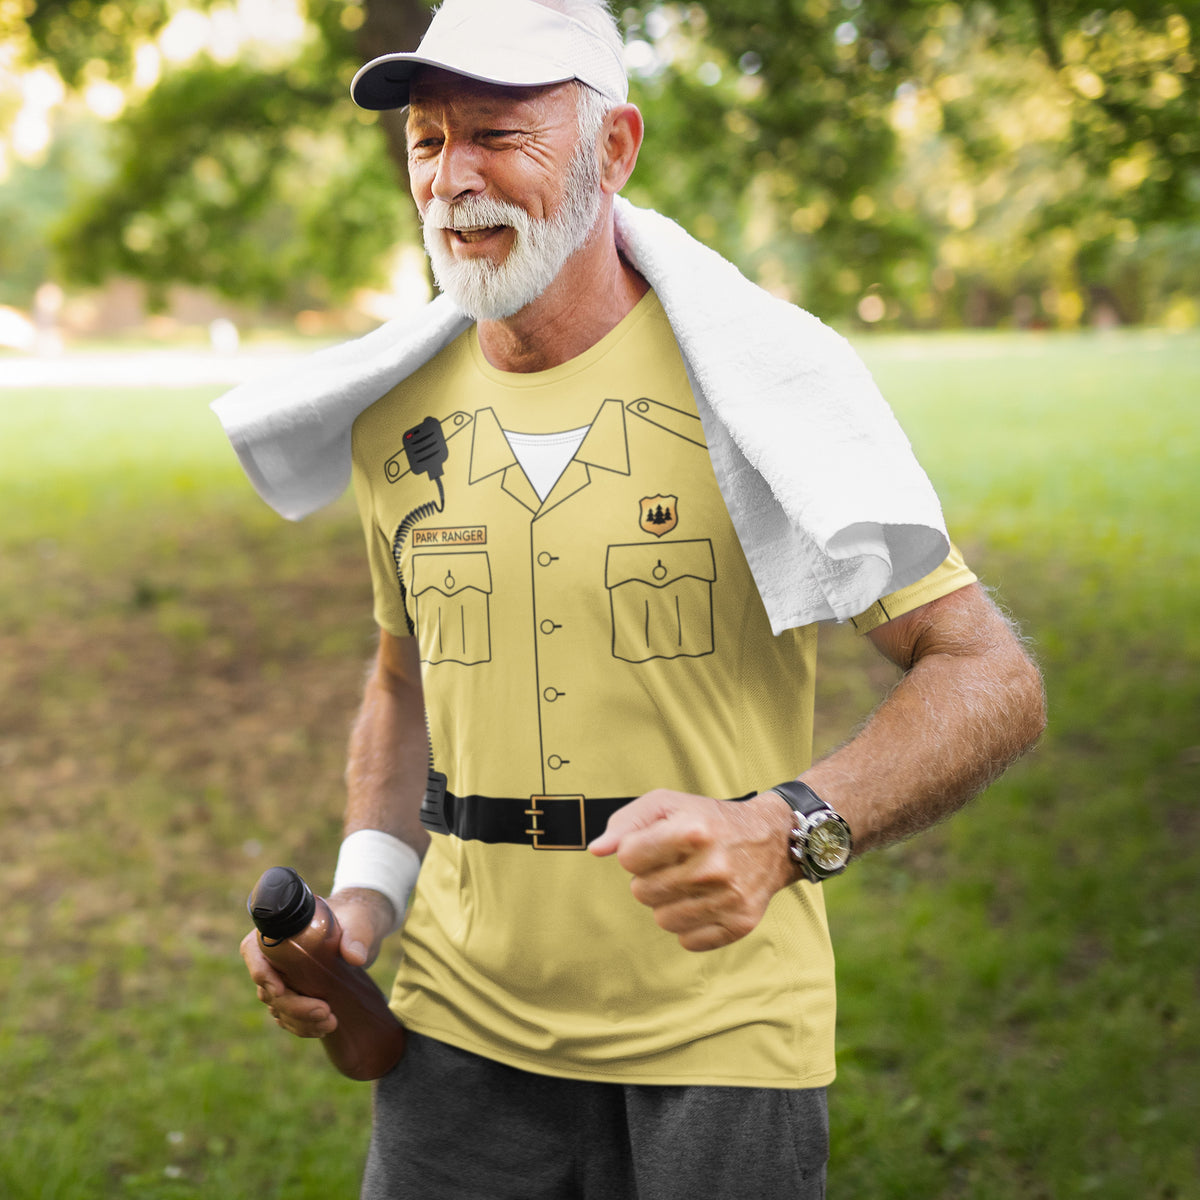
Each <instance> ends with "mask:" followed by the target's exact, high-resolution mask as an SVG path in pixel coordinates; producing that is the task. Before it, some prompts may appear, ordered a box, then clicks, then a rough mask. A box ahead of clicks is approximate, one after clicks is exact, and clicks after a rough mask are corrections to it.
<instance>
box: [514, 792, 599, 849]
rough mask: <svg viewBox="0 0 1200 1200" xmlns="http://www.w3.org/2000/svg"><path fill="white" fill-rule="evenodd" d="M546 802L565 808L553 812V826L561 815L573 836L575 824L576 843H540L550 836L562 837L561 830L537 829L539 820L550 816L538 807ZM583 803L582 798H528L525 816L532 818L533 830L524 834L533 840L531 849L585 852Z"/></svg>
mask: <svg viewBox="0 0 1200 1200" xmlns="http://www.w3.org/2000/svg"><path fill="white" fill-rule="evenodd" d="M546 801H551V802H553V803H555V804H560V805H565V806H566V807H565V809H563V808H559V809H555V810H554V820H555V824H556V825H558V824H559V817H560V815H561V816H562V817H563V818H564V819H565V821H566V822H567V823H568V827H569V829H570V832H571V834H574V830H575V827H576V823H578V829H579V835H578V840H577V841H574V842H572V841H563V842H545V841H542V839H543V838H544V837H547V836H550V835H552V834H558V835H559V836H560V837H561V836H562V830H561V829H557V828H556V829H554V830H549V829H546V828H544V827H542V828H539V818H541V817H549V816H550V810H547V809H544V808H539V807H538V806H539V805H540V804H543V803H545V802H546ZM583 801H584V797H583V796H530V797H529V803H530V805H531V807H529V808H527V809H525V815H526V816H528V817H532V818H533V820H532V821H531V822H530V824H531V825H532V826H533V828H532V829H527V830H525V833H526V835H528V836H531V837H532V838H533V848H534V849H535V850H586V849H587V828H586V825H585V823H584V815H583ZM571 805H574V808H572V807H570V806H571Z"/></svg>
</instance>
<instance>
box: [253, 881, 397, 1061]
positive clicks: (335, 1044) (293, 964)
mask: <svg viewBox="0 0 1200 1200" xmlns="http://www.w3.org/2000/svg"><path fill="white" fill-rule="evenodd" d="M246 907H247V909H249V911H250V916H251V917H252V918H253V920H254V924H255V926H256V928H257V929H258V944H259V945H260V946H261V947H262V952H263V953H264V954H265V955H266V956H267V958H268V959H269V960H270V963H271V965H272V966H273V967H274V968H275V970H276V971H278V972H279V974H280V975H281V976H282V977H283V981H284V982H285V983H286V984H287V985H288V987H289V988H291V990H292V991H293V992H299V993H300V994H301V995H302V996H313V997H316V998H317V999H319V1000H324V1001H326V1002H327V1003H328V1005H329V1007H330V1008H331V1009H332V1010H333V1015H334V1016H335V1017H337V1028H336V1029H335V1030H334V1031H333V1032H332V1033H330V1034H326V1035H325V1037H323V1038H322V1039H321V1042H322V1044H323V1045H324V1047H325V1051H326V1053H327V1054H328V1055H329V1059H330V1061H331V1062H332V1063H333V1065H334V1066H335V1067H337V1069H338V1070H339V1071H341V1073H342V1074H343V1075H348V1076H349V1077H350V1078H351V1079H379V1078H380V1077H381V1076H383V1075H386V1074H387V1073H388V1072H389V1071H390V1070H391V1069H392V1068H393V1067H394V1066H395V1065H396V1063H398V1062H399V1061H400V1057H401V1055H402V1054H403V1053H404V1026H403V1025H401V1024H400V1022H399V1021H398V1020H397V1019H396V1015H395V1013H393V1012H392V1010H391V1009H390V1008H388V1004H387V997H385V996H384V994H383V992H381V991H380V990H379V987H378V986H377V985H376V983H375V981H374V980H373V979H372V978H371V976H370V975H368V974H367V972H366V970H365V969H364V968H362V967H356V966H354V965H353V964H351V963H348V962H347V961H346V960H345V959H344V958H343V957H342V953H341V939H342V927H341V926H340V925H339V924H338V919H337V917H336V916H334V914H333V910H332V909H331V908H330V907H329V905H328V904H326V903H325V901H324V900H323V899H322V898H321V897H320V896H314V895H313V892H312V889H311V888H310V887H309V886H308V884H307V883H305V882H304V880H303V879H301V878H300V876H299V875H298V874H297V873H296V872H295V871H293V870H292V868H291V867H272V868H271V869H270V870H269V871H267V872H265V873H264V874H263V877H262V878H261V879H260V880H259V881H258V884H257V886H256V887H255V889H254V891H252V892H251V893H250V898H249V899H248V900H247V901H246Z"/></svg>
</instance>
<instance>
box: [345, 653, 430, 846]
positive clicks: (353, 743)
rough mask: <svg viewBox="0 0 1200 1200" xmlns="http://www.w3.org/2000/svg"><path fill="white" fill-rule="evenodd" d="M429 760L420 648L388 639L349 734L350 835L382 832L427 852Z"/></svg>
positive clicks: (348, 818)
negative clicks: (424, 812) (424, 805)
mask: <svg viewBox="0 0 1200 1200" xmlns="http://www.w3.org/2000/svg"><path fill="white" fill-rule="evenodd" d="M428 762H429V739H428V734H427V730H426V724H425V706H424V697H423V694H422V691H421V687H420V665H419V663H418V662H417V661H416V650H415V645H414V644H413V643H411V642H401V641H397V640H395V639H385V640H384V641H383V642H381V646H380V653H379V657H378V659H377V660H376V663H375V665H374V666H373V668H372V671H371V673H370V675H369V676H368V679H367V684H366V688H365V690H364V693H363V702H362V707H361V708H360V710H359V713H358V718H357V719H356V721H355V723H354V728H353V731H352V732H351V735H350V749H349V754H348V759H347V765H346V790H347V800H346V818H345V831H346V833H347V834H350V833H353V832H354V831H355V830H358V829H381V830H383V831H384V832H385V833H390V834H392V835H393V836H394V837H398V838H400V839H401V840H402V841H404V842H406V843H408V845H410V846H412V847H413V848H414V849H415V850H416V851H418V853H423V852H424V850H425V848H426V846H427V845H428V844H429V835H428V833H426V832H425V829H424V827H423V826H422V825H421V822H420V819H419V813H420V807H421V800H422V797H423V796H424V794H425V780H426V776H427V771H428Z"/></svg>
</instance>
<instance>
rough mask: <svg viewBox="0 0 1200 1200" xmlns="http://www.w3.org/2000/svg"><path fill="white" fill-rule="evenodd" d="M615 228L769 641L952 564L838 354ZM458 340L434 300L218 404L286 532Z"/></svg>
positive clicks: (668, 244)
mask: <svg viewBox="0 0 1200 1200" xmlns="http://www.w3.org/2000/svg"><path fill="white" fill-rule="evenodd" d="M616 228H617V242H618V245H619V246H620V248H621V250H622V252H623V253H624V254H625V255H626V257H627V258H628V259H629V260H630V262H631V263H632V264H633V265H634V266H635V267H636V268H637V269H638V270H639V271H640V272H641V273H642V275H644V276H645V278H646V280H647V281H648V282H649V284H650V286H651V287H653V288H654V290H655V292H656V293H657V294H658V298H659V300H660V301H661V303H662V305H663V308H664V310H665V311H666V313H667V316H668V318H669V319H670V322H671V328H672V330H673V331H674V333H675V337H676V339H677V341H678V342H679V346H680V350H681V351H682V353H683V357H684V361H685V363H686V364H687V368H688V373H689V376H690V378H691V380H692V385H693V390H694V392H695V395H696V403H697V405H698V407H699V411H700V417H701V420H702V422H703V426H704V432H705V437H706V438H707V440H708V444H709V452H710V454H711V456H712V460H713V467H714V470H715V472H716V476H717V481H718V483H719V484H720V487H721V492H722V495H723V496H724V498H725V503H726V507H727V508H728V509H729V514H730V516H731V518H732V519H733V525H734V529H735V530H736V531H737V535H738V538H739V540H740V542H741V544H742V548H743V551H744V552H745V554H746V560H747V562H748V563H749V564H750V569H751V572H752V573H753V575H754V581H755V583H756V585H757V586H758V590H759V594H760V595H761V596H762V600H763V604H764V606H765V607H766V610H767V614H768V616H769V618H770V621H771V628H772V630H773V631H774V632H775V633H777V634H778V633H781V632H782V631H783V630H784V629H788V628H792V627H795V626H800V625H807V624H810V623H812V622H813V621H822V620H829V619H836V620H839V621H844V620H846V619H847V618H849V617H852V616H856V615H857V614H859V613H861V612H864V611H865V610H866V609H868V608H870V606H871V605H872V604H873V603H874V602H875V601H876V600H878V599H879V597H880V596H884V595H886V594H887V593H888V592H892V591H895V590H897V589H898V588H901V587H905V586H906V585H908V584H910V583H914V582H915V581H916V580H918V579H920V578H921V577H922V576H923V575H926V574H928V573H929V572H930V571H932V570H933V568H934V567H936V566H937V565H938V564H939V563H940V562H941V561H942V559H943V558H945V556H946V554H947V552H948V550H949V539H948V537H947V535H946V528H945V523H944V521H943V519H942V512H941V507H940V505H939V504H938V500H937V496H936V495H935V493H934V490H933V487H932V485H931V484H930V482H929V479H928V478H927V477H926V475H925V472H924V471H922V469H921V467H920V465H919V464H918V463H917V461H916V458H915V457H914V455H913V452H912V447H911V446H910V445H909V442H908V439H907V438H906V437H905V436H904V433H903V431H902V430H901V429H900V426H899V424H898V423H897V421H896V419H895V417H894V416H893V415H892V411H891V409H890V408H889V407H888V405H887V403H886V402H885V401H884V399H883V397H882V396H881V395H880V393H879V389H878V388H877V387H876V386H875V382H874V380H873V379H872V378H871V375H870V372H868V371H867V369H866V367H865V366H864V365H863V363H862V361H861V360H860V359H859V357H858V356H857V355H856V354H855V353H854V351H853V350H852V349H851V348H850V346H849V344H848V343H847V342H846V340H845V339H844V338H842V337H841V336H840V335H838V334H837V333H835V332H834V331H833V330H832V329H830V328H829V327H828V326H826V325H823V324H822V323H821V322H820V321H818V320H817V318H816V317H813V316H812V315H811V314H809V313H806V312H804V311H803V310H802V309H799V308H797V307H795V306H794V305H791V304H788V303H786V302H785V301H782V300H779V299H777V298H775V297H774V296H771V295H770V294H769V293H767V292H765V291H763V290H762V289H761V288H759V287H758V286H757V285H755V284H753V283H751V282H750V281H749V280H747V279H746V278H745V277H744V276H743V275H742V274H741V273H740V272H739V271H738V270H737V268H736V267H734V266H733V265H732V264H731V263H729V262H727V261H726V260H725V259H723V258H722V257H721V256H720V255H719V254H716V253H715V252H713V251H712V250H710V249H708V247H706V246H704V245H702V244H701V243H699V242H697V241H696V240H695V239H693V238H692V237H691V236H689V235H688V234H687V233H686V232H685V231H684V230H683V229H681V228H680V227H679V226H678V225H677V224H676V223H675V222H674V221H671V220H669V219H668V218H667V217H663V216H661V215H660V214H658V213H655V212H652V211H650V210H648V209H641V208H637V207H635V206H634V205H632V204H630V203H629V202H628V201H626V200H624V199H623V198H621V197H618V198H617V204H616ZM469 324H470V320H469V318H467V317H465V316H464V315H463V314H462V313H461V312H459V311H458V309H456V308H455V307H454V305H453V304H452V303H451V302H450V301H449V299H448V298H447V297H445V296H440V297H438V298H437V299H436V300H434V301H433V303H432V304H430V305H429V306H428V307H427V308H425V309H423V310H422V312H421V313H420V314H419V315H418V316H417V317H416V318H412V317H406V318H402V319H400V320H397V321H390V322H388V323H387V324H385V325H382V326H380V328H379V329H377V330H375V331H374V332H373V333H370V334H368V335H367V336H366V337H363V338H359V339H358V340H357V341H353V342H348V343H346V344H344V345H341V346H336V347H333V348H331V349H328V350H323V351H319V352H318V353H316V354H314V355H312V356H310V357H309V358H308V359H306V360H305V361H304V363H303V364H302V365H301V366H300V367H299V368H296V369H294V370H292V371H290V372H287V373H285V374H283V375H280V376H276V377H274V378H270V379H265V380H251V381H250V382H248V383H244V384H242V385H241V386H240V387H237V388H234V389H233V390H232V391H231V392H228V393H226V394H225V395H224V396H222V397H221V398H220V399H219V400H216V401H214V403H213V406H212V407H213V410H214V411H215V412H216V414H217V416H218V417H219V418H220V419H221V422H222V424H223V425H224V427H225V431H226V433H227V434H228V436H229V439H230V441H231V442H232V443H233V446H234V449H235V450H236V451H237V453H238V457H239V458H240V459H241V462H242V466H243V467H244V469H245V471H246V473H247V475H248V476H249V477H250V480H251V482H252V483H253V484H254V486H255V488H256V490H257V491H258V493H259V495H261V496H262V497H263V499H264V500H266V501H267V503H268V504H270V505H271V507H272V508H274V509H275V510H276V511H277V512H279V513H281V514H282V515H283V516H285V517H288V518H289V519H291V520H298V519H299V518H301V517H303V516H306V515H307V514H308V513H310V512H313V511H314V510H316V509H318V508H320V507H322V506H323V505H325V504H328V503H330V502H331V501H333V500H335V499H336V498H337V497H338V496H340V495H341V493H342V492H343V491H344V490H345V487H346V484H347V482H348V481H349V477H350V430H351V426H352V424H353V422H354V419H355V417H357V416H358V414H359V413H360V412H362V411H363V410H364V409H365V408H367V407H368V406H369V405H371V404H373V403H374V402H375V401H376V400H378V399H379V398H380V397H381V396H383V395H384V394H385V393H386V392H387V391H389V390H390V389H391V388H393V387H395V385H396V384H397V383H399V382H400V381H401V380H403V379H405V378H407V377H408V376H409V375H411V374H412V373H413V372H414V371H415V370H417V368H418V367H420V366H421V365H423V364H424V363H425V362H427V361H428V360H429V359H431V358H432V357H434V355H436V354H437V353H438V352H439V351H440V350H441V349H442V348H443V347H445V346H446V345H448V344H449V343H450V342H451V341H452V340H453V339H454V338H455V337H457V336H458V335H459V334H460V333H461V332H462V331H463V330H464V329H466V328H467V326H468V325H469Z"/></svg>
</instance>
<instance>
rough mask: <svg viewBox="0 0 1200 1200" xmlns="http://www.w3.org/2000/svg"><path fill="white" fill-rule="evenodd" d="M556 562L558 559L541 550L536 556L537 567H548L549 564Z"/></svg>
mask: <svg viewBox="0 0 1200 1200" xmlns="http://www.w3.org/2000/svg"><path fill="white" fill-rule="evenodd" d="M553 562H558V559H557V558H556V557H555V556H554V555H553V554H550V553H548V552H547V551H545V550H543V551H542V552H541V554H539V555H538V556H537V564H538V566H539V567H548V566H549V565H550V564H551V563H553Z"/></svg>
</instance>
